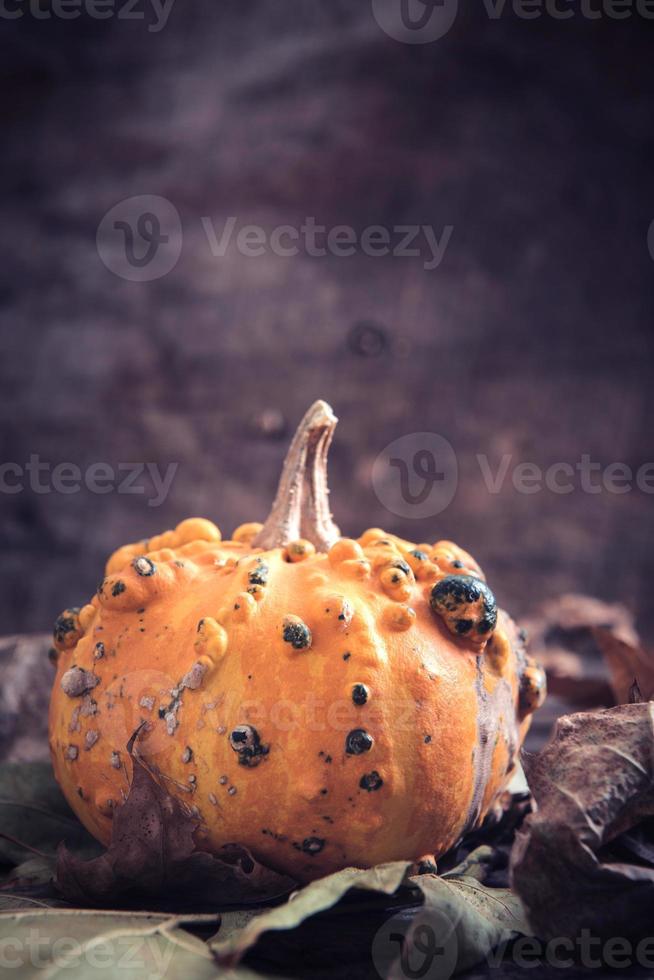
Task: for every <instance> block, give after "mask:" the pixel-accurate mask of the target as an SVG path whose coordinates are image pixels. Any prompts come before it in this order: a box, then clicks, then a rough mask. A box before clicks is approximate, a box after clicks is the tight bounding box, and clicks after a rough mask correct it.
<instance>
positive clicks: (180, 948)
mask: <svg viewBox="0 0 654 980" xmlns="http://www.w3.org/2000/svg"><path fill="white" fill-rule="evenodd" d="M216 920H217V916H209V915H207V916H197V915H194V916H165V915H155V914H152V913H148V912H141V913H139V912H93V911H88V910H77V909H75V910H63V909H58V910H48V911H29V912H17V913H5V914H3V915H1V916H0V945H1V946H2V948H3V949H6V956H7V957H8V958H9V959H10V961H11V966H12V967H14V973H15V974H16V975H18V974H19V973H20V977H21V980H37V978H38V980H53V978H54V977H60V976H61V975H65V976H66V978H67V980H90V978H92V977H94V976H96V975H97V976H100V977H107V976H114V975H116V976H118V975H120V977H121V980H123V978H124V980H146V978H147V980H152V977H160V976H165V977H166V980H188V978H190V977H192V978H193V980H205V978H206V980H208V978H214V977H216V976H217V975H218V971H217V968H216V965H215V962H214V959H213V956H212V955H211V952H210V950H209V948H208V946H207V945H206V943H204V942H202V941H201V940H200V939H198V938H197V937H196V936H194V935H193V934H192V933H191V932H189V931H187V928H185V927H189V928H190V927H195V926H197V927H204V928H206V927H207V926H210V925H211V924H212V923H215V922H216ZM237 976H238V975H234V980H237ZM242 980H246V978H245V977H243V978H242Z"/></svg>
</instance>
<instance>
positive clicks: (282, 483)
mask: <svg viewBox="0 0 654 980" xmlns="http://www.w3.org/2000/svg"><path fill="white" fill-rule="evenodd" d="M337 422H338V419H337V418H336V416H335V415H334V413H333V411H332V409H331V407H330V406H329V405H328V404H327V402H323V401H317V402H314V403H313V405H312V406H311V408H310V409H309V411H308V412H307V413H306V415H305V416H304V418H303V419H302V421H301V422H300V424H299V426H298V429H297V432H296V433H295V435H294V436H293V441H292V442H291V445H290V448H289V450H288V452H287V454H286V459H285V460H284V466H283V468H282V475H281V477H280V480H279V486H278V488H277V494H276V496H275V500H274V503H273V505H272V509H271V511H270V514H269V515H268V519H267V520H266V523H265V524H264V525H263V527H262V528H261V530H260V531H259V533H258V534H257V536H256V538H255V539H254V541H253V542H252V543H253V544H254V545H255V546H256V547H258V548H266V549H268V548H283V547H285V546H286V545H287V544H289V543H290V542H291V541H297V539H298V538H305V539H306V540H307V541H310V542H311V544H313V545H314V546H315V548H316V549H317V550H318V551H328V550H329V549H330V547H331V546H332V545H333V543H334V541H336V540H337V538H340V536H341V533H340V531H339V529H338V528H337V527H336V525H335V524H334V522H333V520H332V515H331V511H330V509H329V489H328V487H327V454H328V452H329V446H330V443H331V441H332V437H333V435H334V429H335V428H336V423H337Z"/></svg>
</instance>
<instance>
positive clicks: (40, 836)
mask: <svg viewBox="0 0 654 980" xmlns="http://www.w3.org/2000/svg"><path fill="white" fill-rule="evenodd" d="M3 835H6V836H3ZM64 839H65V840H66V841H68V843H69V844H70V845H71V846H72V847H74V848H75V849H76V851H77V852H78V853H82V854H85V855H87V856H89V855H92V854H97V853H98V850H99V845H98V844H97V843H96V841H94V839H93V838H92V837H91V835H90V834H88V833H87V831H86V830H85V829H84V827H83V826H82V824H81V823H80V822H79V820H78V819H77V817H76V816H75V815H74V813H73V812H72V810H71V809H70V807H69V806H68V804H67V803H66V801H65V799H64V797H63V796H62V793H61V791H60V789H59V787H58V786H57V783H56V781H55V778H54V776H53V774H52V767H51V766H50V764H49V763H47V762H33V763H21V764H18V763H4V764H3V765H0V861H3V862H5V863H7V864H19V863H20V862H21V861H24V860H25V858H26V857H28V856H29V853H30V849H36V850H37V851H41V852H44V853H46V854H55V852H56V850H57V846H58V844H59V843H60V841H62V840H64Z"/></svg>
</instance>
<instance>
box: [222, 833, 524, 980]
mask: <svg viewBox="0 0 654 980" xmlns="http://www.w3.org/2000/svg"><path fill="white" fill-rule="evenodd" d="M492 859H493V852H492V850H491V848H489V847H482V848H478V849H477V851H475V852H473V853H472V854H470V855H469V856H468V857H467V859H466V861H465V862H464V863H463V864H462V865H460V866H459V867H458V868H455V869H454V870H453V871H451V872H449V873H448V874H446V875H444V876H442V877H437V876H436V875H432V874H427V875H416V876H413V877H407V871H408V869H409V868H410V865H409V864H408V863H407V862H404V861H398V862H393V863H391V864H385V865H380V866H378V867H376V868H372V869H370V870H368V871H360V870H357V869H354V868H347V869H346V870H345V871H339V872H337V873H336V874H333V875H329V876H328V877H327V878H323V879H321V880H319V881H314V882H312V883H311V884H310V885H307V886H306V887H305V888H303V889H302V890H301V891H299V892H297V893H296V894H295V895H294V896H292V898H291V900H290V901H289V902H287V903H286V904H285V905H283V906H280V907H278V908H276V909H273V910H272V911H270V912H266V913H263V914H259V915H256V917H254V918H249V920H248V921H247V922H246V924H245V925H244V926H243V927H242V928H241V929H239V928H238V923H237V922H234V921H232V920H231V919H229V918H226V919H225V920H224V921H223V922H222V923H221V928H220V931H219V933H218V935H217V937H216V938H215V940H214V941H213V942H212V944H211V945H212V948H213V949H214V950H215V952H216V953H217V955H218V959H219V961H220V962H221V963H223V964H234V963H238V962H239V961H240V960H241V958H242V957H243V956H245V955H246V954H249V955H250V957H254V960H253V961H254V962H255V963H256V962H257V956H259V957H260V958H261V959H265V960H266V961H267V960H268V959H269V956H270V949H271V942H272V937H271V933H274V932H276V933H283V932H288V933H290V934H291V935H290V936H289V938H288V941H287V942H286V944H285V945H286V946H289V945H290V944H291V942H292V940H293V937H295V938H296V943H295V945H294V946H292V947H291V948H293V949H294V950H297V949H299V950H300V951H301V955H302V961H303V962H304V963H305V965H306V958H305V952H304V951H305V949H306V947H307V945H312V946H313V947H315V946H316V944H317V943H318V944H319V948H321V949H322V950H325V949H326V948H327V947H328V942H329V939H331V934H332V933H336V935H337V936H338V937H339V938H340V942H341V945H342V946H344V948H345V949H346V950H347V952H348V955H349V959H348V962H349V963H350V965H352V963H353V962H361V964H362V965H363V964H364V963H366V962H367V963H368V965H369V959H370V956H371V955H372V959H373V963H374V966H375V969H376V970H377V972H378V973H379V974H380V975H381V976H389V977H394V976H396V975H397V977H398V978H403V980H404V978H405V977H406V976H407V975H409V974H407V973H406V972H404V973H403V972H402V969H403V967H402V964H401V963H399V962H398V951H399V946H398V943H399V944H400V945H401V946H402V948H403V949H404V951H405V955H412V954H411V950H412V944H413V943H414V942H415V940H416V937H417V936H420V937H422V934H423V933H424V931H425V930H428V932H429V936H430V940H431V941H432V942H433V943H434V944H435V945H436V946H440V945H444V946H445V947H446V950H445V962H446V964H447V967H449V968H451V970H452V971H455V970H463V969H466V968H467V967H469V966H472V965H473V964H475V963H477V962H479V961H480V960H481V959H483V958H484V956H485V955H486V954H487V953H489V952H490V951H491V949H493V948H494V947H495V946H496V945H497V944H498V943H501V942H508V940H509V939H510V938H511V937H513V936H515V935H517V934H519V933H523V932H526V931H527V925H526V922H525V919H524V915H523V913H522V908H521V905H520V902H519V901H518V899H517V898H516V896H515V895H512V894H511V892H510V891H509V890H508V889H493V888H486V887H485V886H484V885H483V884H481V880H482V878H483V877H484V875H485V870H486V866H487V864H488V862H489V861H492ZM402 886H404V887H402ZM398 890H400V891H398ZM363 891H366V892H369V893H370V892H372V893H377V894H378V895H385V896H394V899H393V900H392V901H388V900H386V901H384V903H383V904H382V905H381V906H379V905H378V906H377V907H375V906H374V905H373V906H372V907H371V905H370V900H369V899H368V898H364V895H363V894H362V892H363ZM373 897H374V896H373ZM393 905H395V907H396V911H395V912H393ZM371 912H372V928H371V922H370V919H371V915H370V913H371ZM339 913H340V915H339ZM312 919H313V925H314V928H313V930H311V931H309V932H308V930H307V927H308V926H309V920H312ZM339 920H340V921H339ZM348 923H349V924H351V925H352V928H353V930H354V935H351V934H348V931H347V924H348ZM264 939H266V940H269V942H268V944H267V945H265V947H264V946H261V945H260V946H258V948H257V944H259V943H261V942H262V941H263V940H264ZM275 945H276V948H277V949H278V950H279V947H280V945H282V944H280V941H279V939H277V940H276V941H275ZM331 952H332V950H331V948H330V953H331ZM323 955H324V954H323ZM357 956H358V958H357ZM330 961H331V960H330ZM389 971H391V972H389ZM392 971H395V972H392ZM397 971H399V972H397ZM335 972H336V970H335ZM444 975H447V973H445V974H444Z"/></svg>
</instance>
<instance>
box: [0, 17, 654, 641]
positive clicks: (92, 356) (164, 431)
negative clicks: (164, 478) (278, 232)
mask: <svg viewBox="0 0 654 980" xmlns="http://www.w3.org/2000/svg"><path fill="white" fill-rule="evenodd" d="M139 9H143V8H142V7H141V8H139ZM0 31H1V32H2V36H3V40H2V52H3V53H2V59H1V60H0V76H1V83H2V84H1V86H0V105H1V106H2V110H3V116H4V121H3V126H2V163H1V165H0V166H1V169H0V176H1V180H0V194H1V195H2V202H1V205H2V211H1V215H2V221H1V223H0V245H1V248H2V256H3V258H2V266H1V270H2V271H1V275H2V283H1V284H0V322H1V324H2V344H3V352H2V358H1V360H0V413H1V417H2V453H1V456H2V460H3V461H14V462H18V463H19V464H21V465H22V464H24V463H25V462H26V461H27V460H28V459H29V456H30V454H33V453H36V454H39V455H40V457H41V458H42V459H43V460H45V461H48V462H50V463H51V464H52V465H54V464H56V463H58V462H62V461H65V462H73V463H77V464H78V465H80V466H82V467H85V466H88V465H89V464H90V463H93V462H98V461H102V462H108V463H111V464H113V465H116V464H117V463H119V462H138V461H156V462H158V463H160V464H161V465H166V464H168V463H170V462H176V463H178V464H179V469H178V473H177V477H176V479H175V481H174V483H173V487H172V491H171V493H170V495H169V497H168V499H167V501H166V502H165V504H163V505H162V506H161V507H159V508H151V507H148V506H147V499H146V498H145V497H138V496H132V495H124V494H118V493H111V494H107V495H105V496H99V495H94V494H90V493H88V492H81V493H79V494H74V495H63V494H56V493H50V494H43V495H39V494H35V493H33V492H30V491H28V490H26V491H24V492H22V493H19V494H16V495H7V494H0V507H1V509H2V516H1V520H0V534H1V536H2V561H1V562H0V633H18V632H23V633H24V632H32V631H40V630H43V629H47V628H48V627H49V625H50V623H51V621H52V620H53V618H54V616H55V615H56V614H57V613H58V612H59V610H60V609H61V608H62V607H64V606H65V605H68V604H79V603H81V602H83V601H84V600H85V598H86V597H87V596H88V595H89V594H90V593H91V592H92V591H93V589H94V588H95V585H96V582H97V580H98V578H99V576H100V573H101V568H102V563H103V561H104V559H105V557H106V555H107V554H108V552H110V551H111V550H112V549H113V548H114V547H115V546H116V545H117V544H119V543H122V542H123V541H126V540H134V539H137V538H139V537H142V536H144V535H147V534H149V533H151V532H155V531H158V530H160V529H163V528H165V527H167V526H170V525H171V524H173V523H175V522H176V521H178V520H180V519H181V518H183V517H185V516H187V515H190V514H204V515H207V516H209V517H211V518H214V519H216V520H217V521H218V523H220V524H221V525H222V527H223V528H224V529H225V530H226V531H231V529H232V528H233V527H234V526H235V525H236V524H238V523H240V522H242V521H245V520H254V519H262V518H263V517H264V515H265V513H266V510H267V507H268V504H269V501H270V499H271V496H272V493H273V490H274V485H275V482H276V478H277V473H278V468H279V464H280V461H281V458H282V455H283V451H284V447H285V441H286V438H287V436H288V434H289V432H290V431H291V429H292V427H293V425H294V423H295V422H296V420H297V419H298V418H299V416H300V415H301V414H302V412H303V411H304V409H305V408H306V407H307V405H308V404H309V403H310V402H311V401H312V400H313V399H314V398H316V397H320V396H321V397H325V398H327V399H329V400H330V401H331V402H332V404H333V405H334V408H335V410H336V412H337V414H338V415H339V416H340V417H341V420H342V421H341V424H340V426H339V430H338V433H337V438H336V442H335V444H334V449H333V453H332V488H333V494H332V501H333V508H334V511H335V514H336V517H337V519H338V521H339V522H340V524H341V526H342V528H343V530H344V531H346V532H348V533H351V534H357V533H359V532H360V531H361V530H363V529H364V528H365V527H367V526H370V525H382V526H385V527H386V528H387V529H389V530H392V531H395V532H399V533H401V534H403V535H406V536H409V537H413V538H415V539H416V540H418V541H419V540H423V539H429V540H434V539H436V538H437V537H452V538H454V539H455V540H457V541H458V542H459V543H460V544H461V545H463V546H464V547H466V548H469V549H471V550H472V551H473V552H474V554H475V555H476V556H477V557H478V558H479V560H480V561H481V562H482V564H483V565H484V566H485V567H486V570H487V572H488V574H489V578H490V581H491V584H492V585H493V587H494V588H495V591H496V592H497V594H498V596H499V598H500V599H501V601H502V602H503V603H504V604H506V605H508V606H509V607H511V608H512V609H514V610H516V611H517V612H518V613H519V614H525V613H528V612H529V610H530V609H532V608H533V607H534V605H535V603H536V602H537V601H540V599H541V598H543V597H545V596H549V595H556V594H558V593H560V592H562V591H567V590H570V589H572V590H580V591H584V592H586V593H592V594H596V595H598V596H600V597H604V598H606V599H611V600H614V599H618V600H621V601H623V602H625V603H627V604H628V605H629V606H630V607H631V608H632V609H633V610H634V611H635V612H636V613H637V616H638V619H639V622H640V625H641V627H642V628H643V631H644V632H646V633H648V634H649V636H650V637H651V636H652V634H653V633H654V608H653V607H652V604H651V598H650V597H651V590H652V585H651V583H652V579H653V576H654V547H653V543H654V542H653V541H652V507H653V498H652V497H651V496H647V495H645V494H643V493H641V492H639V491H638V490H633V491H632V492H630V493H628V494H625V495H620V496H618V495H612V494H607V493H601V494H598V495H589V494H585V493H582V492H581V491H576V492H574V493H572V494H570V495H568V496H560V495H555V494H552V493H548V492H542V493H539V494H534V495H531V496H525V495H520V494H516V493H515V492H514V491H512V490H511V488H510V486H508V487H507V488H506V489H505V490H504V491H503V492H502V493H500V494H499V495H491V494H489V493H488V492H487V491H486V490H485V488H484V485H483V482H482V481H481V479H480V476H479V471H478V469H477V466H476V463H475V455H476V454H477V453H488V454H489V457H490V459H491V462H492V463H493V465H497V463H498V462H499V459H500V457H501V455H502V454H503V453H511V454H513V457H514V460H515V461H516V462H518V461H526V460H529V461H535V462H536V463H538V464H540V465H542V466H547V465H549V464H550V463H552V462H554V461H567V462H570V463H572V464H573V465H574V464H575V462H576V461H577V460H578V459H579V458H580V455H581V454H582V453H589V454H590V455H591V456H592V458H593V459H594V460H596V461H598V462H600V463H601V464H602V465H607V464H608V463H610V462H612V461H614V460H619V461H624V462H626V463H629V464H631V465H632V466H634V467H637V466H639V465H640V464H641V463H643V462H645V461H648V460H651V459H654V445H653V444H652V409H653V403H654V393H653V387H652V353H653V347H654V340H653V334H652V300H653V298H654V262H653V261H652V259H651V257H650V255H649V253H648V249H647V241H646V239H647V230H648V226H649V224H650V222H651V221H652V219H654V180H653V167H652V160H653V154H652V149H653V146H652V144H653V138H654V127H653V126H652V105H653V96H654V75H653V74H652V59H651V52H652V40H653V38H654V22H652V21H649V22H645V21H643V20H642V19H640V18H638V17H634V18H632V19H631V20H625V21H615V20H608V19H606V18H605V19H604V20H601V21H593V22H590V21H587V20H583V19H582V18H581V17H579V16H578V17H576V18H575V19H574V20H570V21H563V22H554V21H551V20H549V19H547V18H543V19H542V20H540V21H522V20H520V19H518V18H516V17H515V16H514V15H513V14H511V13H510V12H508V11H507V13H505V15H504V16H503V17H502V18H501V20H499V21H490V20H489V19H488V17H487V16H486V14H485V13H484V10H483V7H482V5H481V4H479V5H477V4H474V5H467V7H466V9H465V10H463V9H462V10H461V11H460V12H459V17H458V20H457V22H456V24H455V26H454V28H453V29H452V31H451V32H450V33H449V35H448V36H447V37H445V38H443V39H442V40H440V41H438V42H437V43H435V44H430V45H425V46H409V45H404V44H400V43H397V42H395V41H392V40H391V39H389V38H388V37H386V36H385V35H384V34H383V33H382V31H381V30H380V29H379V27H378V26H377V24H376V23H375V21H374V19H373V18H372V16H371V11H370V6H369V4H368V3H366V2H360V3H357V4H352V3H345V2H337V0H330V2H329V3H327V2H318V0H306V2H302V3H301V4H292V5H291V4H280V3H279V2H274V0H249V2H248V3H247V4H243V3H240V2H236V0H220V3H216V2H215V0H202V2H200V0H194V2H188V3H187V2H185V0H177V4H176V6H175V7H174V9H173V12H172V15H171V17H170V20H169V22H168V25H167V26H166V28H165V29H164V30H162V31H161V32H160V33H150V32H148V30H147V24H146V23H143V22H139V21H121V20H118V19H115V18H114V19H111V20H107V21H104V22H95V21H92V20H90V19H89V18H88V17H82V18H80V19H79V20H75V21H70V22H63V21H57V20H50V21H37V20H35V18H34V17H33V16H24V17H23V18H22V19H20V20H16V21H0ZM136 194H158V195H163V196H165V197H167V198H168V199H169V200H170V201H171V202H173V204H174V205H175V207H176V208H177V209H178V211H179V213H180V215H181V217H182V222H183V228H184V248H183V252H182V256H181V259H180V261H179V263H178V265H177V267H176V268H175V269H174V270H173V271H172V272H171V273H170V274H169V275H167V276H165V277H164V278H161V279H158V280H156V281H154V282H149V283H133V282H127V281H124V280H122V279H120V278H117V277H116V276H114V275H113V274H112V273H110V272H109V271H108V270H107V269H106V268H105V267H104V265H103V264H102V263H101V261H100V260H99V258H98V254H97V251H96V248H95V234H96V229H97V226H98V222H99V221H100V219H101V218H102V216H103V214H104V213H105V212H106V211H107V209H109V208H110V207H111V206H113V205H114V204H115V203H116V202H118V201H120V200H121V199H123V198H126V197H129V196H131V195H136ZM230 215H233V216H235V217H237V219H238V221H239V224H247V223H249V222H255V223H259V224H262V225H265V226H266V227H267V228H272V227H274V226H275V225H277V224H280V223H298V222H300V221H301V220H302V219H304V218H305V217H306V216H315V217H316V220H317V221H319V222H321V223H323V224H327V225H335V224H343V223H344V224H349V225H352V226H354V227H355V228H357V229H361V228H363V227H365V226H367V225H370V224H381V225H386V226H393V225H396V224H407V223H412V222H417V223H421V224H432V225H434V226H435V227H436V228H437V229H441V228H442V226H443V225H445V224H452V225H453V226H454V232H453V235H452V239H451V242H450V245H449V248H448V250H447V252H446V255H445V258H444V261H443V263H442V265H441V266H440V268H439V269H437V270H436V271H433V272H428V271H425V270H424V269H423V267H422V262H421V260H420V259H410V258H392V257H389V258H370V257H367V256H365V255H357V256H354V257H351V258H336V257H331V258H320V259H318V258H309V257H306V256H299V257H297V258H294V259H289V258H281V257H276V256H266V257H262V258H257V259H254V258H246V257H244V256H242V255H239V254H238V252H237V251H236V250H234V249H231V250H230V251H229V252H228V253H227V255H226V256H225V258H223V259H215V258H213V257H212V255H211V254H210V252H209V249H208V247H207V244H206V240H205V239H204V237H203V232H202V228H201V223H200V219H201V217H202V216H211V217H212V219H213V220H214V221H215V222H216V224H217V225H218V226H220V225H221V224H222V222H224V220H225V219H226V218H227V217H228V216H230ZM361 324H368V325H372V326H373V327H374V331H373V333H372V334H370V333H369V334H368V335H365V334H364V342H361ZM366 336H368V337H370V336H372V337H373V342H372V343H369V342H367V341H366V340H365V337H366ZM424 430H427V431H432V432H437V433H440V434H442V435H443V436H445V437H446V438H447V439H448V440H449V441H450V442H451V443H452V445H453V446H454V447H455V450H456V453H457V456H458V462H459V470H460V482H459V488H458V492H457V494H456V496H455V498H454V500H453V502H452V503H451V505H450V506H449V507H448V508H447V510H445V511H444V512H443V513H442V514H440V515H439V516H438V517H435V518H433V519H430V520H422V521H417V520H415V521H412V520H410V519H404V518H399V517H397V516H395V515H393V514H392V513H389V512H388V511H387V510H386V509H385V508H384V506H383V505H382V504H381V503H380V502H379V501H378V499H377V497H376V496H375V494H374V492H373V489H372V486H371V481H370V472H371V466H372V462H373V461H374V459H375V457H376V455H377V453H378V452H379V451H380V450H382V449H383V448H384V446H386V444H387V443H389V442H390V441H391V440H393V439H395V438H397V437H399V436H402V435H405V434H407V433H412V432H416V431H418V432H419V431H424Z"/></svg>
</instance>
